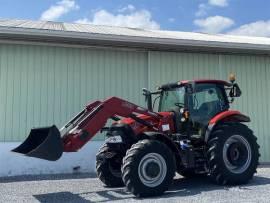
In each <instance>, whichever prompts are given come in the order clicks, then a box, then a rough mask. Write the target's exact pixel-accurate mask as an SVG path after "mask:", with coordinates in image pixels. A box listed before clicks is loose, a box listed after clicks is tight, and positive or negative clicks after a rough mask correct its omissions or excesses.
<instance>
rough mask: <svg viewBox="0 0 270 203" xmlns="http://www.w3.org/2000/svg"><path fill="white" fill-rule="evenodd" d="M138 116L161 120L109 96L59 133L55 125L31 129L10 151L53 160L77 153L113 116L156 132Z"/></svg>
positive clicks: (96, 102)
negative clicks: (64, 153) (134, 122)
mask: <svg viewBox="0 0 270 203" xmlns="http://www.w3.org/2000/svg"><path fill="white" fill-rule="evenodd" d="M138 114H140V115H141V114H143V115H146V116H149V117H151V118H152V120H156V122H154V123H156V124H158V123H159V121H161V119H162V117H163V116H162V115H160V114H157V113H155V112H152V111H149V110H147V109H145V108H142V107H140V106H137V105H135V104H133V103H130V102H128V101H125V100H123V99H120V98H117V97H111V98H108V99H106V100H104V101H95V102H93V103H90V104H88V105H87V106H86V107H85V109H84V110H82V111H81V112H80V113H78V114H77V115H76V116H75V117H74V118H72V119H71V120H70V121H69V122H68V123H67V124H65V125H64V126H63V127H62V128H61V129H60V130H58V128H57V127H56V126H55V125H53V126H49V127H43V128H33V129H32V130H31V132H30V134H29V135H28V137H27V139H26V140H25V141H24V142H23V143H22V144H21V145H19V146H18V147H16V148H15V149H13V150H12V151H13V152H16V153H20V154H23V155H25V156H30V157H35V158H40V159H45V160H49V161H56V160H58V159H59V158H60V157H61V156H62V154H63V152H76V151H78V150H79V149H80V148H81V147H83V146H84V145H85V144H86V143H87V142H88V141H89V140H91V138H93V137H94V136H95V135H96V134H97V132H98V131H100V130H101V129H102V128H103V127H104V126H105V125H106V122H107V120H108V119H109V118H116V117H124V118H132V119H134V120H135V121H136V122H139V123H140V124H142V125H145V126H147V127H148V128H149V129H151V130H153V131H158V127H157V126H155V124H151V123H149V122H147V121H144V120H142V119H140V118H139V117H137V115H138Z"/></svg>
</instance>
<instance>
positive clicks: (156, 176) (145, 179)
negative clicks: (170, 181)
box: [138, 153, 167, 187]
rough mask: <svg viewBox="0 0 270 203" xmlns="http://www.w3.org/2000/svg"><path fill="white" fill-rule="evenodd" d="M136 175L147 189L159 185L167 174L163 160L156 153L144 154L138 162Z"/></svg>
mask: <svg viewBox="0 0 270 203" xmlns="http://www.w3.org/2000/svg"><path fill="white" fill-rule="evenodd" d="M138 174H139V178H140V180H141V182H142V183H143V184H144V185H146V186H148V187H156V186H158V185H160V184H161V183H162V182H163V180H164V179H165V176H166V174H167V164H166V161H165V159H164V158H163V157H162V156H161V155H160V154H157V153H149V154H146V155H145V156H144V157H143V158H142V159H141V161H140V164H139V167H138Z"/></svg>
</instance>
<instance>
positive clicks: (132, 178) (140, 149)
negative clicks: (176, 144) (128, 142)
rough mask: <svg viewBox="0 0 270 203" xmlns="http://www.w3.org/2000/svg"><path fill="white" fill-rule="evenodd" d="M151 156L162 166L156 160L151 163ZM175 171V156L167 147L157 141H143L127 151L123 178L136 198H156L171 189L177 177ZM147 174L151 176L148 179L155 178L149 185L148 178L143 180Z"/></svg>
mask: <svg viewBox="0 0 270 203" xmlns="http://www.w3.org/2000/svg"><path fill="white" fill-rule="evenodd" d="M151 156H154V157H156V160H159V161H160V162H159V163H160V164H161V165H159V164H157V162H156V163H155V160H154V161H152V162H151ZM149 157H150V158H149ZM147 158H148V162H147ZM149 160H150V161H149ZM152 160H153V159H152ZM149 163H150V164H152V165H150V164H149ZM144 164H145V165H144ZM147 164H148V165H147ZM155 164H156V166H155ZM160 166H161V167H160ZM139 167H140V168H139ZM151 167H152V168H151ZM153 167H157V168H153ZM143 169H144V170H143ZM175 170H176V165H175V158H174V154H173V153H172V151H171V150H170V149H169V148H168V147H167V145H165V144H164V143H162V142H159V141H156V140H141V141H139V142H137V143H136V144H134V145H132V146H131V148H130V149H129V150H128V151H127V153H126V156H125V157H124V159H123V165H122V178H123V182H124V184H125V185H126V187H127V189H128V191H130V192H131V193H133V194H134V195H135V196H137V197H148V196H156V195H161V194H162V193H163V192H164V191H166V190H167V189H168V188H169V186H170V185H171V183H172V180H173V177H174V175H175ZM146 171H148V172H146ZM147 173H148V174H147ZM153 173H154V174H153ZM146 174H147V175H149V174H150V175H149V176H148V178H149V177H150V178H152V177H153V179H151V180H150V183H149V182H148V183H147V181H146V179H147V178H145V179H144V178H143V177H144V176H145V177H146ZM151 176H152V177H151ZM153 180H154V182H153ZM151 181H152V183H151ZM151 184H152V185H151Z"/></svg>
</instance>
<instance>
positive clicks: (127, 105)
mask: <svg viewBox="0 0 270 203" xmlns="http://www.w3.org/2000/svg"><path fill="white" fill-rule="evenodd" d="M122 106H123V107H127V108H129V109H134V108H135V106H134V105H133V104H131V103H129V102H123V103H122Z"/></svg>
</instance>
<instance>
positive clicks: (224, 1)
mask: <svg viewBox="0 0 270 203" xmlns="http://www.w3.org/2000/svg"><path fill="white" fill-rule="evenodd" d="M208 4H209V5H212V6H218V7H226V6H228V0H208Z"/></svg>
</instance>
